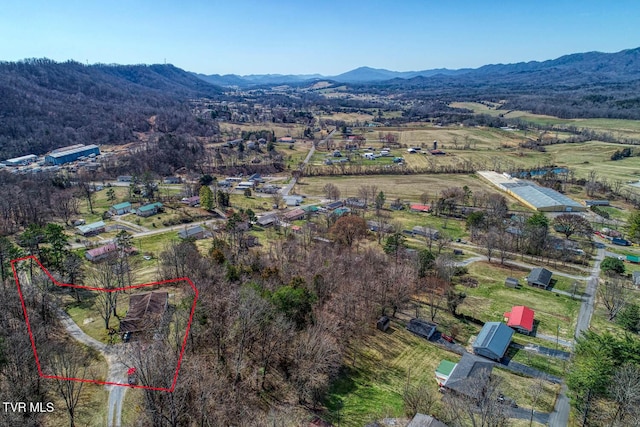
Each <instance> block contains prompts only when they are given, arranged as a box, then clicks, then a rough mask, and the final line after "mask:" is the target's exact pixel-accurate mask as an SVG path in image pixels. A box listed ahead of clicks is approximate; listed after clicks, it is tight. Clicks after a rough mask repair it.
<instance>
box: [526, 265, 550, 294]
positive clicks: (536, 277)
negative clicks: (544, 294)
mask: <svg viewBox="0 0 640 427" xmlns="http://www.w3.org/2000/svg"><path fill="white" fill-rule="evenodd" d="M552 274H553V273H551V272H550V271H549V270H547V269H546V268H542V267H536V268H534V269H533V270H531V273H529V276H527V284H528V285H529V286H535V287H537V288H541V289H547V288H548V287H549V285H550V284H551V276H552Z"/></svg>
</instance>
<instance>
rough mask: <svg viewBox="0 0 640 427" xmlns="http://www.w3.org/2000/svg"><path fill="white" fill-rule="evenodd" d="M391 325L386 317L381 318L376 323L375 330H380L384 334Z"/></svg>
mask: <svg viewBox="0 0 640 427" xmlns="http://www.w3.org/2000/svg"><path fill="white" fill-rule="evenodd" d="M390 324H391V320H389V318H388V317H387V316H382V317H381V318H379V319H378V321H377V322H376V328H378V329H379V330H381V331H382V332H386V331H387V329H389V325H390Z"/></svg>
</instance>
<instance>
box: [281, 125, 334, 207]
mask: <svg viewBox="0 0 640 427" xmlns="http://www.w3.org/2000/svg"><path fill="white" fill-rule="evenodd" d="M335 132H336V130H335V129H334V130H332V131H331V132H330V133H329V135H327V136H326V138H325V139H323V140H322V141H320V143H319V144H321V143H323V142H326V141H327V140H328V139H329V138H331V137H332V136H333V134H334V133H335ZM315 152H316V146H315V144H313V145H311V149H310V150H309V152H308V153H307V157H305V158H304V161H303V162H302V166H301V168H302V169H304V168H305V166H307V163H309V160H311V156H313V153H315ZM297 181H298V180H297V179H296V178H291V181H289V183H288V184H287V185H285V186H284V187H283V188H282V189H281V190H280V193H281V194H282V195H283V196H288V195H289V192H290V191H291V190H292V189H293V186H294V185H296V182H297Z"/></svg>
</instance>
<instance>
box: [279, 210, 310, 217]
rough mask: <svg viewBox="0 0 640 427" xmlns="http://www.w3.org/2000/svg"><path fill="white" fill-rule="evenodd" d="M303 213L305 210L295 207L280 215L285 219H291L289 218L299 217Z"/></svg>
mask: <svg viewBox="0 0 640 427" xmlns="http://www.w3.org/2000/svg"><path fill="white" fill-rule="evenodd" d="M304 214H305V211H303V210H302V209H300V208H297V209H293V210H290V211H289V212H285V213H284V214H283V215H282V216H283V217H284V218H285V219H291V218H296V217H299V216H301V215H304Z"/></svg>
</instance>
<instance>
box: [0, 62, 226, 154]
mask: <svg viewBox="0 0 640 427" xmlns="http://www.w3.org/2000/svg"><path fill="white" fill-rule="evenodd" d="M219 94H220V90H219V89H218V88H217V87H216V86H213V85H210V84H208V83H206V82H203V81H202V80H200V79H198V78H196V77H194V76H192V75H190V74H189V73H186V72H184V71H183V70H180V69H178V68H176V67H174V66H172V65H151V66H145V65H130V66H119V65H91V66H85V65H82V64H80V63H77V62H65V63H56V62H54V61H50V60H47V59H34V60H27V61H21V62H17V63H15V62H4V63H0V158H7V157H11V156H18V155H22V154H27V153H28V152H29V153H34V154H42V153H44V152H46V151H48V150H50V149H52V148H55V147H59V146H63V145H70V144H74V143H89V142H90V143H97V144H104V143H109V144H119V143H125V142H130V141H132V140H133V139H134V132H145V131H149V130H151V127H152V124H153V125H154V126H155V127H156V129H157V130H158V131H160V132H178V133H182V132H184V133H190V134H191V135H196V136H197V135H205V134H208V133H211V132H212V129H211V128H210V126H207V125H206V124H203V123H199V122H198V121H197V120H196V119H195V117H194V116H193V115H192V114H191V112H190V111H189V109H188V107H187V105H186V102H185V101H186V100H187V99H188V98H190V97H197V96H208V97H215V96H217V95H219ZM154 116H155V117H154ZM151 117H154V120H153V122H152V121H151V120H150V119H151Z"/></svg>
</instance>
